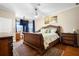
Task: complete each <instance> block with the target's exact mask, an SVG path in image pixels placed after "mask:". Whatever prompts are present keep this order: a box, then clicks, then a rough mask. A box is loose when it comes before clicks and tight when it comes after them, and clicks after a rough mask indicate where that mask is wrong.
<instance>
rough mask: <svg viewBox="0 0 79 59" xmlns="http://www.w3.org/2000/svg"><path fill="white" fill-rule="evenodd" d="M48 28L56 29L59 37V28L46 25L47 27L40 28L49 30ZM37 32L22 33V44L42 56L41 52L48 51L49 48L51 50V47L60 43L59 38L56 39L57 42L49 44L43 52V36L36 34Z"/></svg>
mask: <svg viewBox="0 0 79 59" xmlns="http://www.w3.org/2000/svg"><path fill="white" fill-rule="evenodd" d="M49 27H53V28H57V31H56V33H58V35H59V36H60V35H61V31H60V26H54V25H48V26H46V27H42V28H49ZM39 31H40V30H39ZM39 31H37V32H35V33H29V32H24V33H23V34H24V42H23V43H24V44H26V45H29V46H31V47H32V48H34V49H36V50H38V52H39V53H41V54H42V53H43V52H45V51H46V50H48V49H49V48H51V47H52V46H54V45H55V44H57V43H59V42H60V38H58V39H57V40H55V41H53V42H51V43H50V44H49V47H48V48H47V49H46V50H45V49H44V44H43V43H44V41H43V36H42V34H41V33H38V32H39Z"/></svg>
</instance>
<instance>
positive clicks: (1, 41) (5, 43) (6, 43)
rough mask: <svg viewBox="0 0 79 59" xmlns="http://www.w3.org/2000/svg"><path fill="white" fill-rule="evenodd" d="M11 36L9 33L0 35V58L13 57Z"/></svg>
mask: <svg viewBox="0 0 79 59" xmlns="http://www.w3.org/2000/svg"><path fill="white" fill-rule="evenodd" d="M12 42H13V36H11V34H9V33H0V56H12V55H13V52H12V50H13V44H12Z"/></svg>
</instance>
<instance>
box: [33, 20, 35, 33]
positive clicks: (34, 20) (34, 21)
mask: <svg viewBox="0 0 79 59" xmlns="http://www.w3.org/2000/svg"><path fill="white" fill-rule="evenodd" d="M33 32H35V20H33Z"/></svg>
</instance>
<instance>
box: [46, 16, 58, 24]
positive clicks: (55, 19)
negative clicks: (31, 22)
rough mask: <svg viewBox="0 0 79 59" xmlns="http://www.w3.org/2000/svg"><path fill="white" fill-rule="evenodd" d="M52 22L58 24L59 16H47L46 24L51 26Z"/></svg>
mask: <svg viewBox="0 0 79 59" xmlns="http://www.w3.org/2000/svg"><path fill="white" fill-rule="evenodd" d="M50 22H55V23H56V22H57V16H46V17H45V24H49V23H50Z"/></svg>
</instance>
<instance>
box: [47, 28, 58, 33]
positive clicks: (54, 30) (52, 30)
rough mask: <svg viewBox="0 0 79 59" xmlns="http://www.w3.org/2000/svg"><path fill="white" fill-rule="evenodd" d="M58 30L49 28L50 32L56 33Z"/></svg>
mask: <svg viewBox="0 0 79 59" xmlns="http://www.w3.org/2000/svg"><path fill="white" fill-rule="evenodd" d="M56 31H57V28H49V32H56Z"/></svg>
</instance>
